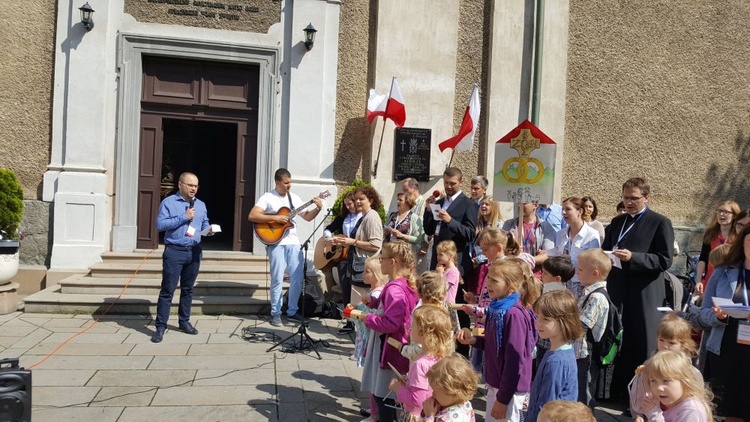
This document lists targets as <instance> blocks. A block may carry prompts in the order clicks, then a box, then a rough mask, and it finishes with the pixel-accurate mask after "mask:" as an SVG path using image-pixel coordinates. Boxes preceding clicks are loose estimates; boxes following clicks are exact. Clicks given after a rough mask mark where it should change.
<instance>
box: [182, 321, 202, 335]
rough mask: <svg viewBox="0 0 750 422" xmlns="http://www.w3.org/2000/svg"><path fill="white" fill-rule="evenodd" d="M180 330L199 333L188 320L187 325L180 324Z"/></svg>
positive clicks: (186, 332)
mask: <svg viewBox="0 0 750 422" xmlns="http://www.w3.org/2000/svg"><path fill="white" fill-rule="evenodd" d="M180 331H182V332H183V333H185V334H190V335H192V336H194V335H196V334H198V330H196V329H195V327H193V325H192V324H190V323H189V322H186V323H185V325H180Z"/></svg>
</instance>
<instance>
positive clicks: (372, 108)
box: [367, 89, 388, 122]
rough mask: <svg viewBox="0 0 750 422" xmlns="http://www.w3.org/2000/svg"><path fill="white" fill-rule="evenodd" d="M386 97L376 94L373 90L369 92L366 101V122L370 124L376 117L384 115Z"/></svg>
mask: <svg viewBox="0 0 750 422" xmlns="http://www.w3.org/2000/svg"><path fill="white" fill-rule="evenodd" d="M387 102H388V97H386V96H385V95H383V94H378V91H375V90H374V89H371V90H370V97H369V98H368V99H367V121H368V122H372V121H373V120H375V118H377V117H378V116H383V115H385V105H386V103H387Z"/></svg>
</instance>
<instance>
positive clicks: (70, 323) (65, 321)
mask: <svg viewBox="0 0 750 422" xmlns="http://www.w3.org/2000/svg"><path fill="white" fill-rule="evenodd" d="M85 323H86V320H83V319H75V318H50V320H49V321H47V322H45V323H44V325H43V327H44V328H47V329H50V330H51V331H54V328H65V327H68V328H69V327H78V328H80V327H81V326H83V324H85Z"/></svg>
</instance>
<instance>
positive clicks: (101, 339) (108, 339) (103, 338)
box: [44, 332, 129, 344]
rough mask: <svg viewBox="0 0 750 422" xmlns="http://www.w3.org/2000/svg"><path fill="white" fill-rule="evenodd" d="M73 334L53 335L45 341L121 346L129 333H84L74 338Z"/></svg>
mask: <svg viewBox="0 0 750 422" xmlns="http://www.w3.org/2000/svg"><path fill="white" fill-rule="evenodd" d="M73 335H74V334H71V333H53V334H51V335H50V336H48V337H47V338H45V339H44V342H45V343H58V344H59V343H62V342H65V341H68V344H74V343H90V344H120V343H122V342H123V341H125V339H126V338H127V337H128V335H129V334H128V333H113V334H100V333H88V332H86V333H83V334H81V335H79V336H76V337H73Z"/></svg>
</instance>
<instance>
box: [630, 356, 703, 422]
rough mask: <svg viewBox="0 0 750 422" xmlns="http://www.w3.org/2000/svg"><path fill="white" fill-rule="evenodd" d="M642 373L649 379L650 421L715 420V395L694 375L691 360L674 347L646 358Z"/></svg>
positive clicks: (689, 421) (683, 421)
mask: <svg viewBox="0 0 750 422" xmlns="http://www.w3.org/2000/svg"><path fill="white" fill-rule="evenodd" d="M643 373H644V374H645V376H646V378H647V379H648V382H649V387H650V388H649V390H650V396H649V397H648V398H647V399H646V404H647V407H648V411H646V417H647V419H648V420H649V421H664V422H712V421H713V416H712V408H711V405H710V403H711V400H712V399H713V394H711V391H710V390H709V389H708V388H707V387H706V386H705V384H703V380H702V379H701V380H699V379H697V378H696V377H695V374H694V371H693V365H691V364H690V359H688V357H687V356H686V355H685V354H684V353H682V352H678V351H674V350H665V351H661V352H657V353H656V354H655V355H654V356H652V357H651V359H649V360H647V361H646V364H645V365H644V368H643Z"/></svg>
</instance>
